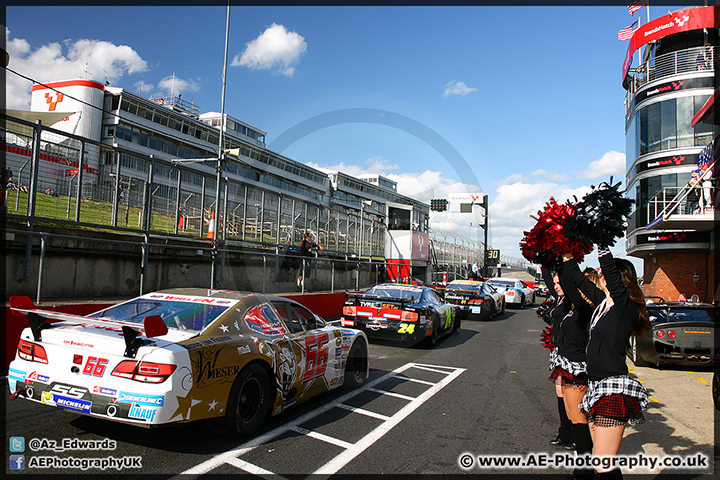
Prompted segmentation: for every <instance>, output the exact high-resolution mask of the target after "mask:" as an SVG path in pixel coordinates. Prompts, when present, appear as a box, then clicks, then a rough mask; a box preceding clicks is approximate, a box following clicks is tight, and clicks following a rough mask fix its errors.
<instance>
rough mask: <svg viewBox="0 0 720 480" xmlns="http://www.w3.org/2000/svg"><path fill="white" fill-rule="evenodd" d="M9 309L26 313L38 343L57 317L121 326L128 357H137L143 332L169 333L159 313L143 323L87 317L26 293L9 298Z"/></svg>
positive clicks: (65, 319) (99, 324)
mask: <svg viewBox="0 0 720 480" xmlns="http://www.w3.org/2000/svg"><path fill="white" fill-rule="evenodd" d="M10 311H11V312H12V314H13V315H15V316H23V315H26V316H27V319H28V323H29V324H30V330H31V331H32V334H33V338H34V339H35V341H36V342H40V341H42V337H41V334H40V332H41V331H42V330H43V329H45V328H48V327H50V326H51V325H52V323H47V320H56V321H60V322H66V323H72V324H75V325H92V326H95V327H111V328H112V327H114V328H120V329H121V330H122V332H123V338H124V339H125V347H126V348H125V354H124V355H125V356H126V357H129V358H135V355H136V354H137V350H138V348H140V346H141V345H142V343H143V340H142V339H139V338H138V336H139V335H140V334H141V333H144V334H145V337H146V338H152V337H160V336H162V335H166V334H167V333H168V327H167V325H165V322H164V321H163V319H162V317H161V316H160V315H150V316H147V317H145V320H144V321H143V323H142V324H138V323H128V322H120V321H117V320H110V319H107V318H88V317H83V316H82V315H73V314H71V313H62V312H54V311H52V310H42V309H39V308H37V307H36V306H35V304H34V303H33V301H32V300H31V299H30V297H25V296H22V297H10Z"/></svg>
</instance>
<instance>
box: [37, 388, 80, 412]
mask: <svg viewBox="0 0 720 480" xmlns="http://www.w3.org/2000/svg"><path fill="white" fill-rule="evenodd" d="M43 393H45V392H43ZM52 397H53V400H54V401H55V404H56V405H57V406H58V407H62V408H65V409H67V410H75V411H77V412H88V413H89V412H90V408H91V407H92V402H89V401H87V400H79V399H77V398H68V397H64V396H62V395H55V394H52Z"/></svg>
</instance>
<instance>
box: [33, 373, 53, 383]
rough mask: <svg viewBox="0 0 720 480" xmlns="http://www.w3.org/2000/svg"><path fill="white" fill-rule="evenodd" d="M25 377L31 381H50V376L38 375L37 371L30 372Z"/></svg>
mask: <svg viewBox="0 0 720 480" xmlns="http://www.w3.org/2000/svg"><path fill="white" fill-rule="evenodd" d="M27 379H28V380H32V381H33V382H40V383H50V377H48V376H47V375H39V374H38V373H37V372H32V373H31V374H30V375H28V376H27Z"/></svg>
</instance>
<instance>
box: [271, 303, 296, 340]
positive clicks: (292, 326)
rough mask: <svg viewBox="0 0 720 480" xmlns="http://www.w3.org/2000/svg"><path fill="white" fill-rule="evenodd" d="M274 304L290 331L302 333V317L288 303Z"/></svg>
mask: <svg viewBox="0 0 720 480" xmlns="http://www.w3.org/2000/svg"><path fill="white" fill-rule="evenodd" d="M274 306H275V310H277V312H278V315H280V318H281V319H282V321H283V322H285V325H286V326H287V327H288V329H289V330H290V333H300V332H302V331H303V327H302V324H301V323H300V319H299V318H298V316H297V314H295V312H293V311H292V310H290V309H289V308H288V306H287V305H286V304H284V303H275V304H274Z"/></svg>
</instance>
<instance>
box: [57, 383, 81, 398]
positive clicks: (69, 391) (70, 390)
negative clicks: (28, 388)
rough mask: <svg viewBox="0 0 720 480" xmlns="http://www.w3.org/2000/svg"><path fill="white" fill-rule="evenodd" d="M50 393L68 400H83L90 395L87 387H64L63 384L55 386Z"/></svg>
mask: <svg viewBox="0 0 720 480" xmlns="http://www.w3.org/2000/svg"><path fill="white" fill-rule="evenodd" d="M50 391H51V392H52V393H53V394H56V395H63V396H65V397H68V398H75V399H81V398H85V396H86V395H87V393H88V389H87V388H85V387H71V386H69V385H63V384H61V383H56V384H53V386H52V388H50Z"/></svg>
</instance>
